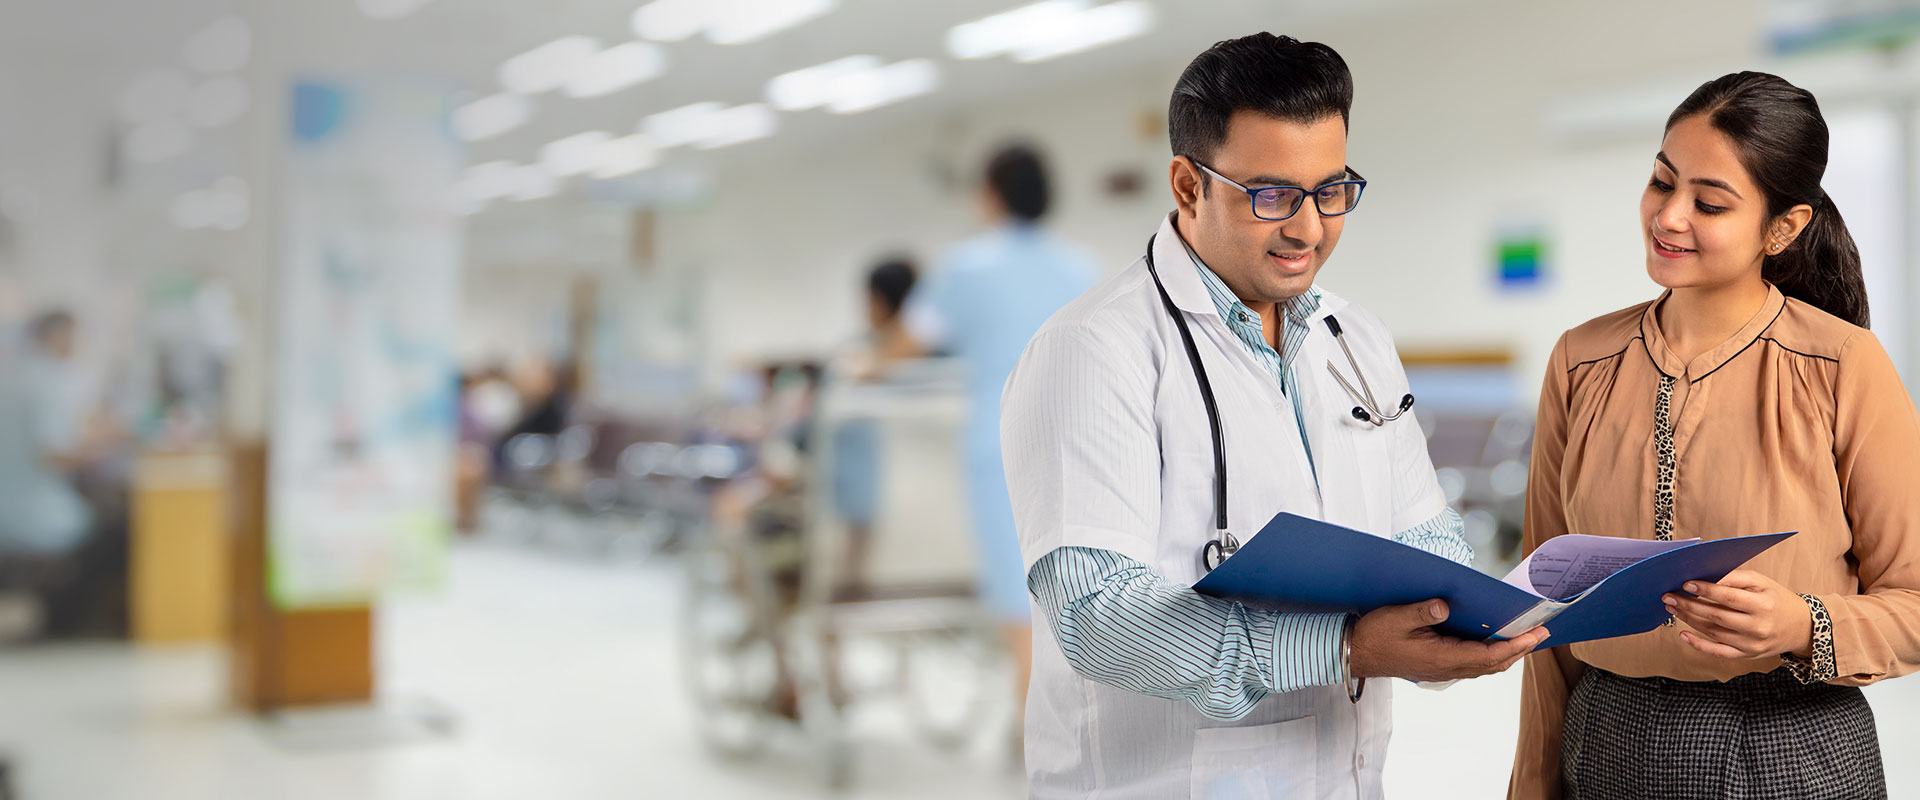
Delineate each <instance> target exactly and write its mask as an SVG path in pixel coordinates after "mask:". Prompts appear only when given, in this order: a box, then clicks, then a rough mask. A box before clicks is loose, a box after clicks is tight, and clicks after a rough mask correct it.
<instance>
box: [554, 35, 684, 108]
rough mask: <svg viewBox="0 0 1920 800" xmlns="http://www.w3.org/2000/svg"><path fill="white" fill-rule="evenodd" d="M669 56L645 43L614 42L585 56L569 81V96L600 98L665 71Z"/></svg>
mask: <svg viewBox="0 0 1920 800" xmlns="http://www.w3.org/2000/svg"><path fill="white" fill-rule="evenodd" d="M666 66H667V57H666V53H665V52H663V51H662V50H661V49H660V48H659V47H657V46H654V45H651V44H647V43H646V42H627V43H626V44H621V45H615V46H613V47H609V48H607V49H606V50H603V51H601V52H600V53H598V54H596V55H594V56H593V57H592V58H589V59H586V60H585V61H584V62H582V63H581V64H580V66H579V67H578V69H576V70H575V71H574V73H573V74H572V75H569V76H568V77H567V80H566V84H565V86H564V89H565V91H566V94H567V96H568V97H600V96H602V95H609V94H613V93H614V92H617V91H620V90H621V89H625V88H627V87H630V86H633V85H635V84H638V83H643V82H645V81H649V80H652V79H654V78H656V77H659V76H660V73H661V72H663V71H665V70H666Z"/></svg>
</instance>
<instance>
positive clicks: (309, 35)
mask: <svg viewBox="0 0 1920 800" xmlns="http://www.w3.org/2000/svg"><path fill="white" fill-rule="evenodd" d="M1024 2H1025V0H943V1H941V2H927V1H922V0H913V1H908V0H840V2H839V6H838V8H837V9H836V10H834V11H832V12H830V13H828V14H827V15H826V16H824V17H821V18H819V19H816V20H813V21H810V22H807V23H804V24H802V25H800V26H798V27H795V28H791V29H788V30H785V31H781V32H778V33H776V34H774V35H772V36H770V37H768V38H766V39H763V40H760V41H758V42H754V43H751V44H746V45H716V44H712V43H710V42H707V41H706V40H704V39H702V38H699V37H694V38H692V39H689V40H686V41H683V42H678V43H672V44H666V45H663V47H664V48H665V50H666V53H667V58H668V66H667V69H666V71H665V73H664V74H663V75H662V76H661V77H659V78H656V79H654V80H652V81H650V82H647V83H643V84H641V85H639V86H635V87H632V88H629V89H626V90H623V91H620V92H616V93H614V94H611V95H608V96H604V97H598V98H591V99H571V98H567V97H564V96H562V95H559V94H557V93H550V94H547V95H542V96H540V97H539V98H538V99H537V100H536V117H535V119H534V120H533V121H532V122H531V123H529V124H528V125H526V126H524V127H523V128H521V129H519V130H516V131H513V132H511V133H508V134H505V135H502V136H500V137H498V138H496V139H491V140H487V141H483V142H478V143H475V144H474V145H473V146H472V148H471V151H470V160H471V161H472V162H474V163H478V162H481V161H488V160H494V159H509V160H515V161H522V162H524V161H529V160H532V159H533V158H535V156H536V154H537V152H538V150H539V148H540V146H541V145H543V144H545V143H546V142H549V141H552V140H554V139H558V138H560V137H562V136H566V135H569V134H573V133H578V132H581V131H586V130H605V131H608V132H610V133H613V134H615V135H621V134H624V133H627V132H630V131H632V130H633V129H634V126H635V125H636V123H638V122H639V121H640V119H641V118H643V117H645V116H646V115H648V114H651V113H654V112H658V111H662V110H666V109H670V108H675V107H678V106H681V105H685V104H688V103H693V102H699V101H709V100H711V101H719V102H722V103H726V104H735V103H744V102H753V101H757V100H760V99H762V94H763V91H764V86H765V84H766V81H767V80H768V79H769V78H771V77H773V76H775V75H778V74H781V73H783V72H787V71H790V70H794V69H798V68H801V67H806V66H811V65H814V64H819V63H823V62H826V61H830V60H833V59H836V58H839V57H842V56H847V55H853V54H870V55H874V56H877V57H879V58H881V59H883V60H886V61H893V60H897V59H903V58H913V57H928V58H932V59H934V60H935V61H936V62H937V63H938V65H939V67H940V69H941V73H942V86H941V88H940V89H939V90H938V91H937V92H935V93H934V94H932V95H928V96H923V97H918V98H912V99H909V100H906V101H904V102H901V103H899V104H896V105H893V106H888V107H884V108H881V109H878V110H875V111H870V112H867V113H863V114H856V115H848V116H840V115H834V114H830V113H827V112H825V111H808V112H798V113H787V114H782V115H781V119H780V130H779V132H778V133H776V134H775V135H774V136H773V137H772V138H770V139H767V140H763V141H757V142H750V143H746V144H742V145H738V146H734V147H729V148H723V149H720V150H714V151H693V150H687V149H686V148H680V149H676V150H673V151H670V152H669V153H667V154H666V157H665V158H664V159H663V164H664V165H667V166H669V167H688V166H691V167H694V168H696V169H714V168H724V167H725V165H726V164H727V163H728V162H729V161H730V160H734V159H747V158H764V157H769V156H776V155H784V154H786V153H792V152H797V151H799V150H801V149H803V148H805V147H807V146H808V144H809V143H814V142H818V141H821V140H822V139H824V138H839V137H845V136H849V135H853V134H866V133H871V132H872V131H875V130H879V129H884V128H885V127H887V126H890V125H893V124H898V123H900V122H904V121H907V120H911V119H916V118H921V117H924V116H926V115H930V114H939V113H944V112H947V111H950V110H952V109H954V108H956V107H960V106H964V105H967V104H973V103H979V102H983V101H986V100H989V99H992V98H995V97H999V96H1006V95H1016V94H1022V93H1028V92H1032V91H1036V90H1040V89H1044V88H1048V87H1057V86H1060V85H1063V84H1071V83H1073V82H1076V81H1081V80H1087V79H1090V78H1093V77H1096V76H1102V75H1108V74H1112V73H1114V72H1117V71H1124V70H1129V69H1165V68H1166V67H1167V65H1169V64H1177V63H1178V62H1179V61H1181V60H1184V59H1185V58H1188V57H1190V56H1191V55H1193V54H1194V53H1197V52H1199V51H1200V50H1201V49H1203V48H1204V47H1205V46H1206V45H1208V44H1210V43H1212V42H1214V41H1216V40H1219V39H1223V38H1229V37H1232V36H1237V35H1241V34H1244V33H1248V32H1252V31H1257V30H1274V31H1280V32H1286V31H1299V30H1302V29H1304V28H1310V27H1324V26H1325V25H1326V24H1327V23H1328V22H1331V21H1334V20H1336V19H1342V18H1349V17H1356V16H1370V17H1380V16H1383V15H1385V14H1387V13H1389V12H1391V11H1392V10H1394V9H1396V8H1400V7H1405V6H1410V5H1412V4H1413V3H1412V0H1349V2H1343V3H1338V4H1334V3H1314V2H1308V1H1307V0H1205V2H1199V1H1196V0H1149V2H1151V3H1152V4H1153V6H1154V7H1155V11H1156V12H1157V13H1156V17H1157V22H1156V24H1155V26H1154V29H1153V30H1152V31H1151V32H1150V33H1148V34H1147V35H1145V36H1143V37H1140V38H1138V39H1135V40H1132V41H1129V42H1125V43H1121V44H1118V45H1113V46H1108V47H1104V48H1100V49H1096V50H1092V51H1088V52H1084V53H1079V54H1074V55H1067V56H1063V57H1060V58H1058V59H1055V60H1051V61H1047V62H1043V63H1037V64H1016V63H1013V62H1011V61H1008V60H1005V59H989V60H985V61H957V60H954V59H952V58H950V57H949V56H947V54H946V48H945V35H946V32H947V30H948V29H949V28H951V27H952V26H953V25H955V24H958V23H962V22H967V21H970V20H973V19H978V18H980V17H983V16H986V15H989V14H993V13H997V12H1000V11H1004V10H1007V9H1010V8H1014V7H1017V6H1019V5H1022V4H1024ZM638 5H640V0H534V1H529V0H431V1H430V2H428V3H427V5H426V6H425V7H424V8H422V9H421V10H420V11H418V12H417V13H415V14H413V15H411V16H408V17H405V18H402V19H398V20H384V21H383V20H374V19H370V18H368V17H367V16H365V15H364V14H362V13H361V12H360V11H359V10H358V8H357V7H356V6H355V3H354V0H57V2H41V1H39V0H0V108H6V109H8V111H7V113H4V114H0V182H5V181H6V180H7V176H8V175H9V174H12V175H16V176H18V175H30V176H34V177H33V180H36V181H40V182H45V181H48V180H54V181H58V180H65V179H68V178H72V179H75V180H78V179H80V178H81V177H82V176H68V175H66V174H65V173H68V172H72V171H73V167H72V166H71V163H79V160H78V159H77V158H76V159H72V160H70V161H71V163H68V162H58V163H67V164H68V165H67V166H60V167H57V168H56V167H55V166H53V164H54V163H56V162H57V160H54V161H48V160H46V159H44V158H43V154H44V150H45V148H46V147H47V146H48V145H49V143H64V142H69V141H79V142H84V143H86V144H85V145H84V146H85V147H86V148H89V150H88V153H89V155H90V156H91V157H93V158H95V160H97V158H98V154H99V153H103V152H105V151H106V142H107V141H108V140H109V138H110V136H111V130H112V127H111V126H112V110H111V109H112V106H113V102H114V99H115V97H116V96H117V95H118V94H119V93H120V91H121V90H122V89H123V88H124V86H125V85H126V84H127V83H128V82H129V81H131V80H132V79H133V78H134V77H135V76H136V75H138V74H140V73H141V72H143V71H146V70H150V69H154V68H157V67H178V66H180V64H181V63H182V55H181V53H182V48H183V46H184V43H185V41H186V40H187V39H188V38H189V37H190V36H192V35H193V34H194V33H195V32H196V31H198V30H200V29H201V28H203V27H204V26H206V25H207V24H208V23H209V22H211V21H212V20H214V19H216V18H218V17H220V16H221V15H224V14H234V13H237V14H240V15H242V16H243V17H246V18H248V19H249V20H250V21H251V22H252V24H253V28H254V49H255V58H254V64H255V65H256V67H258V66H259V65H263V64H270V63H274V62H279V63H284V64H286V65H288V67H289V69H290V70H292V71H294V72H297V73H307V74H359V75H368V74H372V75H380V74H408V75H431V76H445V77H447V78H450V79H452V80H453V81H454V82H456V83H457V84H458V85H462V86H465V87H467V88H468V89H470V90H471V91H473V92H475V93H476V96H477V95H478V94H485V93H490V92H492V91H495V90H497V89H498V83H497V79H496V77H495V74H496V70H497V69H498V66H499V64H500V62H501V61H503V60H505V59H506V58H508V57H511V56H513V55H517V54H519V53H522V52H525V51H526V50H528V49H531V48H533V47H535V46H537V45H540V44H542V43H545V42H547V41H550V40H552V39H554V38H556V37H559V36H564V35H576V34H577V35H586V36H591V37H594V38H597V39H599V40H600V42H601V43H602V44H603V45H611V44H615V43H618V42H621V41H626V40H629V39H631V38H632V33H631V31H630V29H629V22H628V20H629V17H630V15H631V14H632V12H633V10H634V8H636V7H637V6H638ZM16 111H24V113H15V112H16ZM236 138H237V137H236V136H235V135H234V134H233V133H232V132H229V133H227V134H225V135H219V134H216V135H214V136H210V137H203V141H202V143H201V144H200V145H199V146H198V147H197V148H196V150H197V152H195V153H193V154H192V155H191V156H190V157H188V158H185V159H182V160H181V162H180V163H178V164H174V165H170V166H166V167H163V168H161V169H159V170H156V172H159V173H162V175H161V176H160V177H161V178H162V179H161V180H159V181H157V183H159V184H161V185H159V186H155V187H154V189H155V191H156V196H158V195H164V194H166V193H168V192H174V191H181V190H183V189H185V188H192V187H196V186H200V185H204V184H205V183H206V182H207V181H208V180H210V179H211V178H212V177H214V176H217V175H218V174H220V173H221V172H222V171H225V170H232V169H235V167H234V166H228V165H226V164H227V162H229V161H233V160H235V159H233V158H231V157H230V153H229V152H228V151H230V150H231V149H232V148H233V147H234V146H235V143H236ZM56 169H57V170H58V172H59V174H49V173H50V172H54V171H55V170H56ZM579 183H580V182H578V181H576V182H575V184H574V187H575V189H576V190H577V188H578V186H579ZM169 187H170V188H169Z"/></svg>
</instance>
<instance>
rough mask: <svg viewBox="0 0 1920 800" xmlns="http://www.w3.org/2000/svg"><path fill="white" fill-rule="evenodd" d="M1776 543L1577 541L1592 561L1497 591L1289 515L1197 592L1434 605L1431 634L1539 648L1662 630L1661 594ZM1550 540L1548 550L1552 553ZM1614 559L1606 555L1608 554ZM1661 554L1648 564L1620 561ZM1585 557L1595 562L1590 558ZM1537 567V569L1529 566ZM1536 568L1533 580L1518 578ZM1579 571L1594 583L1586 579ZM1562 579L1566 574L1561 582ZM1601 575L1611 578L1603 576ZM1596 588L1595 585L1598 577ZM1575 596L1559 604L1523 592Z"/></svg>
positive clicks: (1465, 570)
mask: <svg viewBox="0 0 1920 800" xmlns="http://www.w3.org/2000/svg"><path fill="white" fill-rule="evenodd" d="M1792 535H1793V532H1788V533H1769V534H1761V535H1758V536H1741V537H1736V538H1731V539H1713V540H1709V541H1698V542H1645V541H1640V540H1627V539H1614V540H1611V541H1599V540H1601V539H1602V538H1603V537H1591V536H1583V537H1576V538H1577V539H1579V540H1584V541H1585V542H1587V543H1590V544H1592V545H1595V548H1594V549H1593V550H1592V552H1591V553H1589V552H1584V551H1581V550H1580V549H1579V548H1578V547H1577V545H1578V544H1579V542H1575V541H1573V540H1569V542H1568V543H1567V544H1569V545H1576V546H1575V547H1569V548H1564V549H1563V551H1564V552H1567V553H1577V554H1578V555H1579V557H1578V558H1559V559H1557V560H1554V563H1551V564H1550V563H1548V560H1546V559H1541V556H1542V554H1546V553H1548V549H1547V547H1546V546H1542V547H1541V548H1540V551H1539V552H1537V553H1536V554H1535V556H1534V557H1533V559H1541V560H1540V562H1539V563H1534V561H1532V560H1530V562H1529V563H1528V564H1522V565H1521V566H1520V567H1519V568H1517V569H1516V570H1515V575H1513V576H1509V581H1515V582H1509V581H1502V580H1501V579H1499V578H1495V577H1492V576H1489V575H1485V574H1482V573H1480V572H1478V571H1476V570H1474V569H1473V568H1472V567H1467V566H1462V565H1460V564H1455V563H1453V562H1452V561H1448V560H1447V559H1444V558H1441V557H1440V556H1436V555H1433V554H1432V553H1428V552H1426V551H1424V550H1421V549H1419V548H1417V547H1410V546H1408V545H1404V544H1400V543H1399V542H1395V541H1392V540H1390V539H1385V538H1382V537H1379V536H1374V535H1372V534H1369V533H1363V532H1360V531H1356V530H1352V529H1350V528H1343V527H1340V526H1338V525H1334V524H1331V523H1327V522H1321V521H1319V520H1315V519H1308V518H1306V517H1302V516H1299V515H1297V514H1288V513H1282V514H1280V515H1279V516H1276V517H1274V518H1273V521H1272V522H1269V523H1267V527H1265V528H1263V529H1261V531H1260V534H1259V535H1258V536H1254V537H1253V538H1251V539H1249V540H1248V541H1247V542H1246V544H1244V545H1242V546H1241V547H1240V551H1239V552H1237V553H1235V554H1234V555H1233V557H1232V558H1229V559H1227V561H1226V563H1224V564H1221V565H1220V566H1219V567H1218V568H1217V569H1215V570H1214V571H1213V572H1211V573H1208V574H1207V576H1206V577H1204V578H1201V579H1200V582H1199V583H1196V584H1194V586H1193V588H1194V590H1195V591H1198V592H1200V593H1201V594H1206V595H1212V596H1215V597H1223V598H1228V599H1231V600H1237V601H1239V602H1241V603H1244V604H1246V605H1248V606H1250V607H1255V608H1264V609H1270V610H1279V611H1348V612H1355V613H1362V614H1364V613H1366V612H1368V611H1372V610H1373V609H1376V608H1380V607H1382V606H1392V605H1404V604H1407V603H1417V602H1420V601H1422V600H1429V599H1432V598H1435V597H1438V598H1441V599H1443V600H1445V601H1447V605H1448V607H1449V609H1450V610H1449V615H1448V617H1447V620H1446V621H1445V622H1443V623H1441V624H1440V625H1438V626H1436V628H1437V629H1438V630H1439V631H1440V632H1441V633H1445V634H1447V635H1449V636H1455V637H1459V638H1462V639H1475V640H1484V639H1496V638H1507V637H1510V636H1517V635H1519V634H1521V633H1524V632H1526V631H1527V630H1529V629H1531V628H1533V627H1534V626H1536V625H1541V624H1545V625H1546V626H1547V628H1548V630H1549V631H1551V633H1552V636H1551V637H1550V638H1548V639H1547V641H1546V642H1544V643H1543V644H1542V645H1541V647H1553V646H1555V645H1563V644H1572V643H1574V642H1584V641H1588V640H1590V639H1606V638H1611V637H1614V636H1628V635H1632V634H1636V633H1644V632H1646V631H1650V630H1653V629H1654V628H1656V627H1659V626H1660V624H1661V623H1663V622H1665V621H1666V620H1667V616H1668V614H1667V610H1666V606H1665V605H1664V604H1662V603H1661V602H1660V595H1662V594H1664V593H1666V592H1679V591H1680V586H1681V585H1682V584H1684V583H1686V582H1687V581H1691V580H1702V581H1718V580H1720V579H1721V578H1723V577H1725V576H1726V574H1727V573H1729V572H1732V571H1733V570H1735V569H1737V568H1739V566H1740V565H1741V564H1744V563H1746V562H1747V561H1748V560H1749V559H1751V558H1753V557H1754V556H1756V555H1759V554H1760V552H1761V551H1764V550H1766V549H1767V548H1769V547H1772V546H1774V545H1775V544H1778V543H1779V542H1780V541H1782V540H1784V539H1786V538H1787V537H1789V536H1792ZM1552 541H1555V540H1549V544H1551V542H1552ZM1607 548H1612V549H1611V550H1608V551H1607V552H1602V550H1604V549H1607ZM1618 548H1637V549H1638V550H1637V552H1647V551H1648V550H1649V549H1658V550H1662V552H1657V553H1654V554H1653V555H1650V556H1646V557H1634V556H1632V555H1623V554H1624V553H1627V552H1628V551H1626V550H1620V549H1618ZM1589 556H1590V557H1589ZM1530 565H1531V567H1530ZM1529 569H1531V570H1532V573H1531V575H1532V577H1531V578H1527V579H1522V578H1518V577H1516V576H1517V575H1520V574H1522V573H1524V572H1526V571H1528V570H1529ZM1578 572H1584V573H1585V578H1587V579H1588V580H1585V581H1582V580H1580V577H1581V576H1580V575H1576V574H1572V573H1578ZM1563 573H1567V574H1563ZM1602 575H1604V577H1599V576H1602ZM1595 577H1598V580H1592V578H1595ZM1517 583H1531V584H1533V585H1535V586H1536V587H1545V588H1548V589H1549V591H1551V590H1552V589H1553V588H1561V589H1564V588H1567V587H1574V588H1576V589H1577V591H1572V592H1568V593H1564V594H1560V593H1553V594H1549V593H1548V592H1540V591H1537V590H1536V591H1528V590H1527V589H1524V588H1521V587H1520V585H1517Z"/></svg>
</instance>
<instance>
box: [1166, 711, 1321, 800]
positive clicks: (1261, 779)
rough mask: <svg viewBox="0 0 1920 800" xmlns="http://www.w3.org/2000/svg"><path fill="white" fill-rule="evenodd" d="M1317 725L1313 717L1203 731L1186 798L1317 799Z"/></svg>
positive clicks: (1197, 741)
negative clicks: (1188, 794) (1315, 777)
mask: <svg viewBox="0 0 1920 800" xmlns="http://www.w3.org/2000/svg"><path fill="white" fill-rule="evenodd" d="M1318 728H1319V726H1318V724H1317V723H1316V722H1315V720H1314V718H1313V717H1301V718H1300V719H1294V720H1288V721H1286V722H1278V723H1274V724H1272V725H1254V726H1249V727H1243V728H1202V729H1200V730H1199V731H1197V732H1195V735H1194V741H1193V778H1192V781H1191V784H1190V785H1189V791H1190V796H1191V797H1193V798H1196V800H1199V799H1200V798H1204V799H1205V800H1295V799H1296V798H1312V797H1315V796H1316V790H1315V786H1316V784H1317V781H1316V780H1315V779H1314V772H1315V770H1317V769H1318V767H1319V746H1318V737H1319V729H1318Z"/></svg>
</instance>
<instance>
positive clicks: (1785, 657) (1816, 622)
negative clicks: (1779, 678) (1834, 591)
mask: <svg viewBox="0 0 1920 800" xmlns="http://www.w3.org/2000/svg"><path fill="white" fill-rule="evenodd" d="M1800 599H1802V600H1805V601H1807V610H1809V611H1812V612H1813V658H1801V657H1799V656H1796V655H1793V654H1792V653H1781V654H1780V660H1781V661H1785V662H1787V671H1788V672H1791V673H1792V674H1793V677H1794V679H1795V680H1798V681H1800V682H1801V683H1803V684H1806V685H1808V686H1811V685H1813V684H1816V683H1826V682H1827V681H1830V680H1833V679H1834V678H1838V677H1840V665H1839V664H1838V663H1836V662H1835V661H1834V659H1833V615H1831V614H1828V613H1827V604H1826V603H1822V602H1820V598H1818V597H1814V596H1813V595H1810V594H1803V595H1800Z"/></svg>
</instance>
